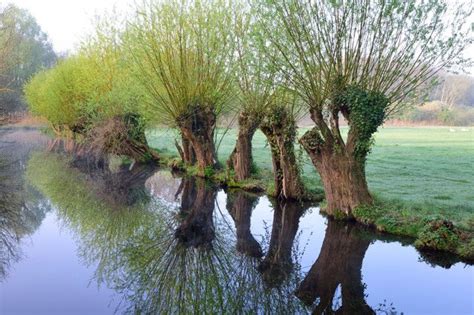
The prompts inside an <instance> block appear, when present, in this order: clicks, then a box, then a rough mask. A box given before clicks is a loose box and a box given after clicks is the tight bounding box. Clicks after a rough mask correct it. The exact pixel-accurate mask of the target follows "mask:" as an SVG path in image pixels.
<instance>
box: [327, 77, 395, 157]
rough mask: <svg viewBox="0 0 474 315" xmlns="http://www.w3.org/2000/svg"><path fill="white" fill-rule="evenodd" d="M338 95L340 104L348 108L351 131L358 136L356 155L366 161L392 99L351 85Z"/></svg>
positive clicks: (336, 100) (337, 100)
mask: <svg viewBox="0 0 474 315" xmlns="http://www.w3.org/2000/svg"><path fill="white" fill-rule="evenodd" d="M336 93H340V94H338V95H337V96H336V98H335V102H336V104H337V105H339V106H343V107H346V108H348V111H349V124H350V126H351V131H350V132H354V133H355V134H356V136H357V140H356V148H355V156H356V157H357V158H359V159H361V160H363V161H365V156H366V155H367V153H368V152H369V151H370V147H371V145H372V143H373V139H372V135H373V134H374V133H375V132H376V131H377V128H378V127H379V126H381V125H382V123H383V122H384V119H385V117H386V114H387V109H388V106H389V105H390V100H389V99H388V98H387V97H385V95H383V94H382V93H379V92H374V91H366V90H364V89H362V88H360V87H357V86H349V87H347V88H346V89H345V90H344V91H342V92H339V91H337V92H336Z"/></svg>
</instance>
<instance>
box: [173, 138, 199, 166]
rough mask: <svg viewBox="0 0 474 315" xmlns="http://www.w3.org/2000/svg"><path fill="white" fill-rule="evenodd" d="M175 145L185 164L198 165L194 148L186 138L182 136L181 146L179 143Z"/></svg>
mask: <svg viewBox="0 0 474 315" xmlns="http://www.w3.org/2000/svg"><path fill="white" fill-rule="evenodd" d="M175 145H176V148H177V149H178V152H179V155H180V157H181V160H182V161H183V163H184V164H186V165H193V164H194V163H196V155H195V153H194V149H193V146H192V145H191V142H190V141H189V140H188V139H187V138H186V137H184V136H183V135H181V146H180V145H179V143H178V142H177V141H176V142H175Z"/></svg>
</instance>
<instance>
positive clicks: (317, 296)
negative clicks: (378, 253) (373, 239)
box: [295, 220, 375, 314]
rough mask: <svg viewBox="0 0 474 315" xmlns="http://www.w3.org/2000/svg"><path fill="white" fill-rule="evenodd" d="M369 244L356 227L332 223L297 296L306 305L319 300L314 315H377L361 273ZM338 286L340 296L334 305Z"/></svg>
mask: <svg viewBox="0 0 474 315" xmlns="http://www.w3.org/2000/svg"><path fill="white" fill-rule="evenodd" d="M369 245H370V239H364V238H361V237H360V235H358V229H357V228H356V227H355V226H352V225H344V224H341V223H339V222H335V221H332V220H329V221H328V226H327V229H326V235H325V237H324V241H323V246H322V248H321V252H320V254H319V257H318V259H317V260H316V262H315V263H314V264H313V266H312V267H311V269H310V270H309V272H308V274H307V275H306V277H305V278H304V280H303V281H302V282H301V284H300V285H299V286H298V288H297V290H296V293H295V294H296V296H298V297H299V298H300V299H301V300H302V301H303V302H304V303H305V304H307V305H312V304H313V303H314V302H315V301H316V300H318V303H317V305H316V307H315V309H314V312H313V313H314V314H332V313H334V314H375V312H374V311H373V310H372V309H371V308H370V306H368V305H367V303H366V301H365V295H364V289H365V286H364V284H363V283H362V274H361V269H362V261H363V259H364V255H365V252H366V251H367V248H368V247H369ZM339 286H340V288H341V290H340V291H341V296H340V297H337V296H336V300H339V301H338V302H336V303H333V301H334V298H335V294H336V291H337V288H338V287H339ZM341 300H342V301H341ZM334 304H336V305H334ZM333 307H335V308H336V310H334V312H333Z"/></svg>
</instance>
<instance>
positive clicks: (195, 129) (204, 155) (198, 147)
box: [177, 105, 218, 177]
mask: <svg viewBox="0 0 474 315" xmlns="http://www.w3.org/2000/svg"><path fill="white" fill-rule="evenodd" d="M177 124H178V127H179V128H180V130H181V134H182V136H183V138H184V139H186V140H185V141H189V143H190V145H191V147H192V149H193V150H194V154H195V158H196V162H197V166H198V176H201V177H204V176H205V170H206V169H207V168H212V169H215V168H216V167H217V166H218V163H217V158H216V150H215V146H214V129H215V126H216V115H215V114H214V113H213V112H212V111H211V110H210V109H209V108H208V107H205V106H199V105H197V106H194V107H193V108H192V109H191V110H190V112H189V113H187V114H186V115H182V116H181V117H179V118H178V119H177ZM185 141H183V147H184V146H186V147H188V148H189V146H188V145H187V144H185V143H184V142H185ZM185 151H186V149H185V148H183V152H185ZM185 155H186V153H185ZM188 156H189V157H190V158H191V156H192V154H191V153H190V152H189V155H188Z"/></svg>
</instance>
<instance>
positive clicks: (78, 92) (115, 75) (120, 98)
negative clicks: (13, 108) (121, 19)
mask: <svg viewBox="0 0 474 315" xmlns="http://www.w3.org/2000/svg"><path fill="white" fill-rule="evenodd" d="M118 36H119V33H118V31H117V30H116V29H115V28H113V27H112V26H111V25H110V24H107V23H101V24H98V25H97V27H96V32H95V33H94V34H92V35H91V36H90V37H88V38H87V39H86V40H85V41H84V42H83V43H82V45H81V47H80V49H79V53H78V54H76V55H74V56H72V57H69V58H67V59H65V60H63V61H61V62H59V63H58V65H57V66H56V67H54V68H53V69H50V70H47V71H45V72H41V73H39V74H37V75H36V76H35V77H34V78H33V79H32V80H31V81H30V82H29V83H28V84H27V86H26V87H25V95H26V99H27V102H28V104H29V106H30V109H31V111H32V112H33V113H34V114H36V115H39V116H44V117H45V118H46V119H47V120H48V121H49V122H50V123H51V125H52V126H53V128H55V129H56V130H57V131H60V130H68V129H76V131H77V129H79V130H83V131H85V130H87V128H88V127H90V126H92V125H93V124H94V123H97V122H101V121H104V120H106V119H108V118H110V117H114V116H117V115H123V114H127V113H135V114H139V113H140V112H141V108H140V106H141V104H143V103H144V102H143V101H142V100H141V95H143V93H141V92H140V87H139V84H138V82H137V80H135V78H134V76H133V73H132V72H133V70H132V69H131V68H130V67H129V64H131V62H129V60H128V56H129V55H128V54H127V53H126V51H125V50H124V47H123V46H122V45H121V44H120V43H119V42H117V40H116V39H117V37H118Z"/></svg>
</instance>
